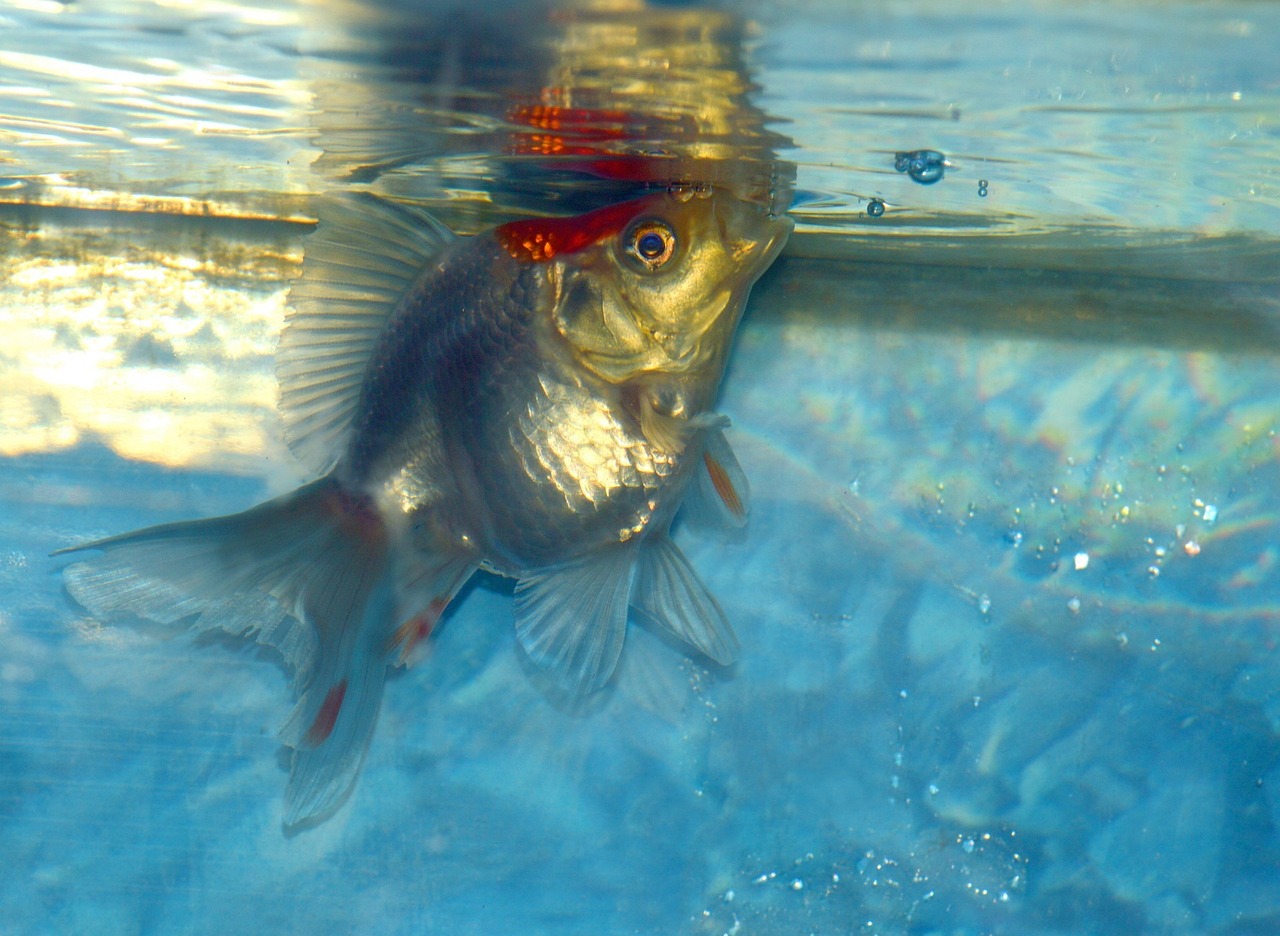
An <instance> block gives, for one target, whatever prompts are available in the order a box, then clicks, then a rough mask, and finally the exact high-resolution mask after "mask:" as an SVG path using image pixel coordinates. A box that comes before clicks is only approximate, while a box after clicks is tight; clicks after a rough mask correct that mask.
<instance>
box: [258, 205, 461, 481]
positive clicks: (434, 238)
mask: <svg viewBox="0 0 1280 936" xmlns="http://www.w3.org/2000/svg"><path fill="white" fill-rule="evenodd" d="M317 214H318V216H319V223H318V225H317V227H316V230H315V231H314V232H312V233H311V234H310V235H309V236H308V237H307V239H306V242H305V251H306V253H305V256H304V259H303V263H302V275H301V277H299V279H298V280H297V281H296V282H295V283H294V284H293V286H292V288H291V289H290V291H289V304H290V306H291V311H290V313H289V317H288V320H287V321H286V323H285V328H284V331H283V332H282V333H281V336H280V347H279V352H278V354H277V357H276V377H277V379H278V380H279V382H280V414H281V417H282V419H283V421H284V426H285V437H286V439H287V440H288V442H289V448H290V450H291V451H292V452H293V453H294V455H295V456H297V457H298V459H299V460H300V461H302V462H303V463H304V464H307V465H309V466H310V467H312V468H314V469H315V470H317V471H325V470H328V468H329V467H331V466H332V464H333V463H334V461H335V460H336V459H337V457H338V456H339V455H340V454H341V451H342V449H343V447H344V444H345V442H346V440H347V438H348V436H349V433H350V429H351V423H352V420H353V419H354V416H355V410H356V407H357V405H358V403H359V399H360V387H361V384H362V383H363V381H364V372H365V368H366V366H367V365H368V361H369V357H370V355H372V354H373V350H374V347H375V346H376V345H377V342H378V338H379V336H380V335H381V334H382V332H383V330H384V328H385V327H386V324H387V320H388V318H389V317H390V316H391V313H392V312H393V311H394V310H395V308H396V305H397V304H398V303H399V301H400V299H401V298H402V297H403V296H404V295H405V293H406V292H407V291H408V290H409V288H410V287H411V286H412V284H413V282H414V280H415V279H416V278H417V277H418V275H419V274H420V273H421V272H422V270H423V269H424V268H425V267H426V266H427V264H428V262H429V261H430V260H431V259H432V258H433V257H435V256H436V255H437V254H439V253H440V251H441V250H443V249H444V248H445V247H446V246H447V245H448V244H449V243H451V242H452V241H453V240H454V235H453V234H452V233H450V231H449V230H448V229H447V228H446V227H445V226H444V225H443V224H441V223H440V222H439V221H436V220H435V219H434V218H432V217H431V216H430V215H429V214H427V213H426V212H425V211H422V210H420V209H417V208H413V207H410V206H406V205H398V204H391V203H390V202H386V201H383V200H381V199H379V198H377V197H375V196H373V195H370V194H368V193H361V192H352V193H344V194H335V195H327V196H325V197H323V198H322V199H320V200H319V201H318V202H317ZM368 245H376V249H374V248H373V247H371V246H368Z"/></svg>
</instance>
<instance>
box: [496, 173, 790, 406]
mask: <svg viewBox="0 0 1280 936" xmlns="http://www.w3.org/2000/svg"><path fill="white" fill-rule="evenodd" d="M530 225H533V226H530ZM537 225H541V227H537ZM522 226H523V227H522ZM791 228H792V222H791V221H790V219H788V218H785V217H775V216H770V215H769V214H768V212H767V211H766V209H765V208H764V207H762V206H761V205H759V204H757V203H754V202H748V201H744V200H742V199H739V198H737V197H736V196H735V195H733V194H732V193H731V192H729V191H728V190H727V189H722V188H712V187H711V186H707V185H688V186H672V187H671V188H669V189H668V190H666V191H663V192H657V193H654V194H652V195H647V196H645V197H643V198H638V199H635V200H632V201H628V202H623V203H621V204H618V205H612V206H609V207H607V208H603V209H600V210H598V211H594V212H591V213H590V214H587V215H582V216H580V217H578V218H564V219H554V220H553V221H551V222H547V221H545V220H544V221H539V222H515V223H514V224H513V225H507V226H505V229H500V236H502V235H501V232H503V231H504V230H505V237H506V239H505V240H504V243H508V245H510V243H511V242H512V240H513V238H512V236H511V235H512V234H515V235H516V236H515V238H514V242H515V244H516V248H517V249H516V250H515V251H512V255H513V256H517V254H518V253H520V251H521V250H523V249H524V245H525V244H526V243H528V242H532V243H533V245H534V247H533V248H530V250H532V251H535V252H536V250H537V249H538V245H539V244H540V243H541V244H542V245H543V247H542V248H541V249H542V253H543V255H544V262H547V263H549V264H551V271H550V272H551V278H552V280H553V281H554V282H555V283H556V287H557V288H556V297H557V298H556V302H555V308H554V310H553V312H552V321H553V325H554V329H555V331H556V332H557V333H558V335H559V336H560V338H562V339H563V341H564V342H565V343H566V344H567V346H568V348H569V349H570V352H571V353H572V354H573V355H574V357H575V358H576V359H577V361H578V362H579V363H580V364H581V365H582V366H584V367H585V368H586V369H587V370H589V371H590V372H592V373H594V374H596V375H597V376H598V377H601V378H603V379H604V380H606V381H609V382H610V383H624V382H626V381H629V380H632V379H634V378H636V377H639V376H641V375H644V374H654V373H662V374H672V375H688V376H689V377H692V378H697V377H698V376H701V375H704V374H705V375H708V376H710V377H711V378H712V379H716V380H718V377H719V370H720V367H721V366H722V362H723V360H724V356H725V353H726V352H727V350H728V346H729V344H730V342H731V341H732V338H733V332H734V330H735V329H736V328H737V324H738V319H739V317H740V315H741V312H742V307H743V305H744V304H745V302H746V298H747V295H748V293H749V291H750V289H751V286H752V284H753V283H755V281H756V279H758V278H759V276H760V274H761V273H763V272H764V271H765V270H766V269H767V268H768V266H769V264H770V263H772V262H773V260H774V258H775V257H777V255H778V253H779V252H780V251H781V250H782V246H783V244H784V243H785V242H786V239H787V235H788V234H789V233H790V232H791ZM539 237H542V238H543V239H542V240H541V241H539V240H538V238H539Z"/></svg>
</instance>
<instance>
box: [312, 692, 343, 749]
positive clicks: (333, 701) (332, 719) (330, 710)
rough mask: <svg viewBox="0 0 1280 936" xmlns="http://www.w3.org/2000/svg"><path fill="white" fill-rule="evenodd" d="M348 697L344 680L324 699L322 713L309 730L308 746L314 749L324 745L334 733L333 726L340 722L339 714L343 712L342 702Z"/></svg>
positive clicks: (318, 714) (319, 713)
mask: <svg viewBox="0 0 1280 936" xmlns="http://www.w3.org/2000/svg"><path fill="white" fill-rule="evenodd" d="M346 697H347V681H346V680H345V679H344V680H343V681H342V682H340V683H338V684H337V685H336V686H334V687H333V688H332V689H330V690H329V693H328V695H326V696H325V697H324V702H323V703H321V705H320V711H318V712H317V713H316V720H315V721H313V722H312V723H311V727H310V728H308V729H307V737H306V741H307V744H309V745H311V746H312V747H315V746H317V745H319V744H323V743H324V742H325V739H327V738H328V737H329V735H330V734H332V733H333V726H334V725H335V724H337V722H338V713H339V712H340V711H342V700H343V699H345V698H346Z"/></svg>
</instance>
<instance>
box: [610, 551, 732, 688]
mask: <svg viewBox="0 0 1280 936" xmlns="http://www.w3.org/2000/svg"><path fill="white" fill-rule="evenodd" d="M631 603H632V604H633V605H635V606H636V608H637V609H639V610H640V611H641V612H643V613H644V614H646V615H648V616H649V617H651V618H653V619H654V620H655V621H657V622H658V623H659V624H661V625H662V626H663V627H666V628H667V629H668V630H670V631H671V633H673V634H675V635H676V636H677V637H679V638H680V639H681V640H683V641H684V642H685V643H687V644H689V646H691V647H693V648H694V649H695V650H698V651H700V652H701V653H704V654H706V655H707V656H708V657H710V658H711V659H713V660H715V661H716V662H717V663H719V664H721V665H728V664H730V663H732V662H733V661H734V660H735V659H737V656H738V638H737V637H736V636H735V635H734V633H733V628H732V627H730V626H729V621H728V619H726V618H725V616H724V612H723V611H722V610H720V604H719V602H717V601H716V599H715V598H714V597H713V596H712V595H711V592H709V591H707V587H706V586H705V585H703V584H702V582H701V581H700V580H699V579H698V576H697V573H695V572H694V571H693V567H692V566H690V565H689V560H688V559H686V558H685V557H684V553H682V552H681V551H680V547H679V546H677V545H676V544H675V543H673V542H671V539H670V538H669V537H666V536H650V537H649V538H648V539H646V540H645V542H644V544H643V545H642V546H641V547H640V557H639V560H638V562H637V566H636V582H635V592H634V594H633V595H632V599H631Z"/></svg>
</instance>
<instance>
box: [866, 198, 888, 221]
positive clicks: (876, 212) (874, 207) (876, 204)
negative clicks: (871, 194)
mask: <svg viewBox="0 0 1280 936" xmlns="http://www.w3.org/2000/svg"><path fill="white" fill-rule="evenodd" d="M867 214H869V215H871V217H873V218H878V217H880V216H881V215H882V214H884V202H883V201H881V200H880V199H878V198H873V199H871V201H869V202H867Z"/></svg>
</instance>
